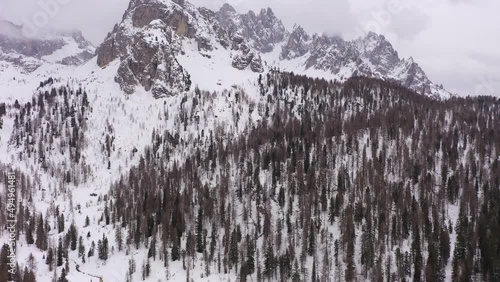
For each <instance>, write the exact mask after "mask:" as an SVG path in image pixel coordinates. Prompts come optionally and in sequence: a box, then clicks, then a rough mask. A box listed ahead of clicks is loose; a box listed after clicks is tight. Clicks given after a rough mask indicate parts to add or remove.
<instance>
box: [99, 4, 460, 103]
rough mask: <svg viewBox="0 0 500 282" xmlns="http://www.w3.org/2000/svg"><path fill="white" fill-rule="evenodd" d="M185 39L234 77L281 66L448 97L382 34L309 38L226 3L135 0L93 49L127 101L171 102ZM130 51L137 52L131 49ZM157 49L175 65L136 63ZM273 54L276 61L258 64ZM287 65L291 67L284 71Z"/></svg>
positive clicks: (183, 85)
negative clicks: (222, 61)
mask: <svg viewBox="0 0 500 282" xmlns="http://www.w3.org/2000/svg"><path fill="white" fill-rule="evenodd" d="M151 23H154V24H153V25H151ZM148 30H149V31H152V33H155V36H154V38H160V39H162V38H163V40H159V42H163V43H161V44H158V46H156V47H153V46H152V45H154V44H155V43H154V42H153V43H152V42H151V37H150V35H148V34H147V33H146V31H148ZM186 40H194V41H195V42H196V44H197V45H198V51H199V52H200V53H202V55H203V56H205V57H211V56H212V55H211V54H212V53H213V52H214V50H217V49H223V50H225V52H226V53H227V54H226V56H228V57H230V58H231V60H232V63H231V64H232V66H233V67H234V68H235V69H238V70H245V69H250V70H251V71H253V72H255V73H262V72H264V71H265V70H270V69H272V68H273V67H278V66H277V65H276V64H274V63H273V62H278V65H287V67H285V69H284V70H286V71H294V72H296V73H302V72H303V73H307V71H308V70H315V71H319V72H322V76H323V78H327V79H332V80H340V81H345V80H346V79H347V78H348V77H351V76H368V77H374V78H381V79H386V80H390V81H395V82H399V83H401V84H402V85H403V86H405V87H407V88H409V89H411V90H413V91H416V92H417V93H420V94H423V95H427V96H430V97H434V98H439V99H441V98H447V97H450V96H451V94H450V93H449V92H447V91H446V90H444V89H443V88H442V87H441V86H438V85H436V84H434V83H433V82H432V81H431V80H430V79H429V78H428V77H427V75H426V74H425V72H424V71H423V70H422V68H421V67H420V66H419V65H418V64H417V63H416V62H414V61H413V59H411V58H410V59H408V60H405V59H400V57H399V54H398V52H397V51H396V50H395V49H394V48H393V46H392V44H391V43H390V42H389V41H387V39H386V38H385V37H384V36H383V35H377V34H375V33H373V32H369V33H368V34H366V36H364V37H360V38H358V39H355V40H353V41H345V40H344V39H342V38H340V37H338V36H327V35H319V34H313V35H309V34H308V33H307V32H306V31H305V30H304V29H303V28H301V27H300V26H295V27H294V29H293V30H292V31H291V32H290V31H288V30H287V29H286V28H285V26H284V25H283V23H282V22H281V20H279V19H278V18H277V17H276V16H275V14H274V12H273V11H272V9H270V8H267V9H262V10H261V11H260V12H259V13H255V12H253V11H249V12H248V13H246V14H239V13H238V12H236V9H234V7H232V6H231V5H229V4H227V3H226V4H224V5H223V6H222V7H221V8H220V9H219V10H218V11H212V10H209V9H207V8H203V7H196V6H194V5H192V4H191V3H190V2H188V1H180V0H176V1H170V0H133V1H131V2H130V5H129V8H128V9H127V11H126V12H125V13H124V16H123V20H122V22H121V23H120V24H118V25H116V26H115V28H114V29H113V31H112V32H111V33H109V34H108V36H107V38H106V39H105V41H104V42H103V43H102V44H101V45H100V46H99V47H98V49H97V52H96V53H97V56H98V64H99V66H101V67H103V66H105V65H106V64H107V63H109V62H110V61H111V60H114V59H117V58H120V60H121V62H122V66H121V67H120V72H119V73H118V74H117V77H116V79H115V80H116V81H117V82H118V83H119V84H120V86H121V88H122V89H123V90H124V91H125V92H126V93H128V94H131V93H133V91H134V89H135V87H136V86H137V85H142V86H143V87H145V89H146V90H151V89H152V91H153V95H154V96H155V97H160V96H162V95H172V93H174V92H175V91H182V90H185V89H189V87H190V86H191V83H190V82H192V81H190V79H189V72H185V68H184V67H183V66H182V65H180V64H178V61H176V60H175V57H177V56H178V54H184V53H185V46H183V44H184V43H185V41H186ZM120 46H121V47H120ZM127 46H134V48H132V49H133V50H130V48H128V49H127ZM160 47H161V48H163V49H164V50H166V51H160V53H168V54H169V56H171V57H173V58H169V56H166V55H164V56H163V57H162V58H156V59H154V61H155V63H154V64H153V65H151V64H150V59H152V57H153V56H152V55H151V56H150V55H148V56H146V59H148V60H146V61H145V60H143V58H141V54H150V53H151V52H153V53H158V50H157V48H160ZM136 49H140V50H136ZM134 52H135V53H136V54H134ZM274 53H278V55H276V56H275V57H274V58H271V59H270V60H269V59H263V56H264V57H266V58H268V57H269V56H270V55H269V54H274ZM125 58H127V59H128V60H129V61H130V59H132V62H133V63H137V64H135V65H133V66H127V63H123V62H124V60H125ZM292 63H293V64H294V67H290V66H288V65H289V64H292ZM162 66H166V68H165V67H163V68H162ZM172 66H174V69H176V70H174V73H176V74H177V76H181V77H182V79H180V80H172V78H169V79H167V80H168V81H169V83H170V86H169V87H166V86H165V85H161V84H162V83H161V82H162V81H164V80H165V76H164V75H161V74H162V73H164V72H165V71H166V70H165V69H169V68H171V67H172ZM169 72H171V71H169ZM181 74H182V75H181ZM155 76H158V77H155ZM194 84H196V81H194ZM155 85H157V86H155ZM170 88H172V89H170Z"/></svg>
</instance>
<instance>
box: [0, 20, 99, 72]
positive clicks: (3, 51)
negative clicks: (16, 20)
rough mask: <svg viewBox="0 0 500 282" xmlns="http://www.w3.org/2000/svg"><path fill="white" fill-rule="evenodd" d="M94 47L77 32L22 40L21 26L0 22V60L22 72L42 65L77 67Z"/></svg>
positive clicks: (41, 35)
mask: <svg viewBox="0 0 500 282" xmlns="http://www.w3.org/2000/svg"><path fill="white" fill-rule="evenodd" d="M94 52H95V48H94V47H93V46H92V44H91V43H90V42H89V41H87V40H86V39H85V38H84V37H83V35H82V33H81V32H80V31H76V30H75V31H68V32H55V31H52V32H51V31H45V32H44V33H41V34H38V35H37V37H26V36H25V35H24V34H23V31H22V26H18V25H15V24H13V23H11V22H8V21H0V61H2V62H7V63H12V64H13V65H14V66H16V67H19V68H21V69H22V71H23V72H27V73H30V72H33V71H35V70H36V69H37V68H38V67H40V66H41V65H42V64H45V63H49V64H61V65H73V66H77V65H81V64H83V63H85V62H87V61H88V60H90V59H91V58H92V57H94Z"/></svg>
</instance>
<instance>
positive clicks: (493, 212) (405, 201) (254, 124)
mask: <svg viewBox="0 0 500 282" xmlns="http://www.w3.org/2000/svg"><path fill="white" fill-rule="evenodd" d="M46 83H47V85H46ZM51 84H52V82H45V83H42V84H41V86H40V87H41V89H47V90H46V91H45V90H43V91H42V90H40V93H38V94H37V95H35V96H34V98H33V101H32V102H31V103H27V104H25V105H20V104H19V103H16V104H13V105H3V106H1V107H0V115H2V116H7V115H11V116H13V117H15V118H14V119H15V123H14V127H13V135H12V138H11V140H10V141H9V142H10V143H9V144H10V145H9V146H11V147H12V148H15V149H16V150H17V152H18V154H17V156H18V158H19V159H20V160H21V159H22V160H24V159H30V158H31V159H34V160H36V161H34V162H33V163H34V166H37V167H39V169H40V170H41V171H44V172H45V173H47V174H48V175H51V177H54V178H56V179H59V181H58V183H57V185H55V186H54V187H51V189H50V190H49V189H48V191H47V195H46V197H51V196H54V195H55V196H57V195H61V194H65V195H66V194H67V195H68V202H69V201H70V199H71V196H70V194H71V187H73V186H76V185H80V184H82V183H85V182H86V181H87V179H88V178H89V177H91V174H92V168H91V167H89V166H88V165H87V164H86V163H85V156H84V155H83V153H82V152H84V148H85V147H86V146H88V144H87V141H86V140H87V139H86V138H87V136H88V134H89V132H88V130H87V126H88V125H87V121H86V120H87V116H88V115H89V114H91V113H92V111H93V107H97V105H93V104H92V100H91V99H89V98H88V94H87V93H86V92H85V89H81V88H75V89H73V88H72V87H71V86H69V85H67V86H66V87H62V88H56V87H54V88H52V89H51V88H50V87H52V86H51ZM255 87H256V89H257V92H258V94H257V95H258V97H257V99H254V100H252V99H251V97H250V96H251V95H250V94H249V93H247V92H246V91H245V90H244V89H242V88H238V87H234V88H233V89H232V90H230V91H224V92H222V93H210V92H207V91H203V90H200V89H196V90H195V91H193V92H192V93H191V92H190V93H188V94H182V96H181V98H180V99H181V100H180V101H179V103H177V104H175V103H174V104H175V105H174V106H172V107H169V106H168V105H167V106H165V107H162V110H161V112H160V113H158V115H159V116H161V118H162V120H164V121H165V123H167V121H171V122H172V123H173V124H174V125H175V126H174V127H165V128H156V129H155V130H154V131H153V132H152V134H151V133H148V134H150V135H151V137H150V142H149V145H148V146H147V147H146V148H145V149H144V148H142V149H136V150H134V156H138V158H139V161H138V163H137V164H136V165H133V166H132V167H131V168H130V169H127V170H124V171H122V176H121V177H120V179H119V180H117V181H114V182H113V184H112V185H111V186H110V187H105V189H104V190H103V191H105V192H103V193H101V194H98V195H92V196H93V197H94V198H95V199H96V202H97V203H99V205H100V207H101V208H100V209H98V213H96V214H85V212H83V214H81V216H80V217H78V220H79V218H85V220H84V221H83V222H75V218H77V217H76V216H75V215H74V214H78V213H81V212H80V208H81V207H79V206H72V204H71V208H70V209H67V208H62V207H59V205H57V204H53V205H51V206H49V207H48V208H47V212H43V213H40V212H39V211H37V209H36V208H35V207H34V205H35V204H34V203H33V202H32V197H34V195H35V194H36V195H39V194H40V193H42V192H43V191H42V190H44V189H45V187H41V186H40V184H39V183H40V181H41V180H40V179H38V178H37V177H33V176H31V175H26V173H23V172H22V171H18V175H19V177H18V183H19V195H18V197H19V199H18V202H19V203H20V204H19V206H18V213H19V219H18V231H19V232H18V236H19V238H20V240H25V241H24V242H26V244H28V245H33V246H34V248H36V249H37V250H38V252H41V254H43V258H44V260H45V261H44V262H45V265H46V266H47V267H48V269H49V270H50V271H51V272H52V271H59V272H58V273H59V274H58V275H56V276H57V281H68V279H67V278H66V275H67V273H66V272H67V271H68V269H70V268H71V267H69V264H70V263H73V262H74V263H78V265H80V266H82V265H84V264H85V263H88V262H89V261H99V262H103V263H105V262H106V261H110V260H112V259H113V256H117V255H118V254H126V255H127V264H126V265H124V266H123V268H124V269H126V270H124V272H126V273H124V274H125V275H124V276H123V277H122V280H121V281H138V279H142V280H146V279H148V278H149V277H150V276H151V275H152V274H153V273H155V272H161V273H162V277H164V279H166V278H171V279H174V278H172V273H173V272H175V271H177V269H178V268H182V271H183V272H184V273H185V277H186V280H187V281H198V280H199V279H201V278H207V277H208V278H210V277H214V278H213V281H218V280H217V278H216V277H218V276H217V275H223V274H231V275H232V277H234V279H233V280H231V281H241V282H244V281H294V282H295V281H312V282H320V281H321V282H323V281H325V282H327V281H390V282H392V281H416V282H418V281H488V282H490V281H491V282H496V281H500V100H499V99H497V98H493V97H474V98H451V99H446V100H437V99H433V98H429V97H426V96H424V95H421V94H418V93H415V92H413V91H411V90H408V89H406V88H404V87H402V86H400V85H398V84H395V83H391V82H386V81H382V80H377V79H370V78H365V77H353V78H351V79H349V80H347V81H346V82H345V83H338V82H336V81H326V80H322V79H312V78H308V77H305V76H300V75H295V74H293V73H286V72H279V71H271V72H269V73H267V74H264V75H261V76H260V77H259V80H258V81H257V82H255ZM50 89H51V90H50ZM221 100H223V101H224V103H226V104H227V105H228V108H230V109H231V115H230V117H229V118H228V119H226V120H224V123H223V124H218V125H216V126H214V127H213V128H212V127H209V126H206V124H207V123H208V122H209V120H210V119H209V117H213V116H215V115H217V113H214V111H213V109H214V108H216V106H215V104H216V103H218V102H217V101H219V102H220V101H221ZM165 103H166V102H165ZM153 115H154V116H156V115H157V113H156V112H154V113H153ZM255 117H258V118H255ZM223 125H224V126H223ZM109 127H110V129H109V134H107V135H106V136H102V137H101V136H100V137H99V138H101V150H102V152H101V154H102V156H103V158H102V159H103V162H105V163H106V166H107V167H108V168H111V167H113V166H115V164H114V159H113V155H114V154H116V152H115V145H114V143H113V142H114V140H115V137H114V136H113V132H114V131H113V128H112V123H111V124H110V125H109ZM235 133H237V134H235ZM148 138H149V137H148ZM116 150H117V149H116ZM55 156H57V162H64V163H65V165H66V166H65V167H63V168H64V169H63V168H62V167H61V166H60V165H56V164H55V162H56V161H53V160H54V158H56V157H55ZM0 170H2V172H3V173H4V174H5V172H6V171H7V170H8V166H6V165H2V166H1V167H0ZM0 181H2V182H3V184H4V185H5V183H7V179H6V178H2V179H1V180H0ZM65 197H66V196H65ZM4 203H5V201H4V199H0V205H4ZM4 220H5V214H1V215H0V221H2V222H5V221H4ZM80 221H81V220H80ZM78 229H80V230H78ZM99 230H108V231H109V230H111V231H110V232H100V231H99ZM4 232H5V231H4ZM137 250H146V252H147V256H146V257H145V258H144V259H142V257H141V258H140V259H134V255H133V254H134V253H136V251H137ZM7 253H8V250H7V246H6V245H5V246H4V247H3V248H2V250H1V252H0V262H1V263H0V281H8V279H13V280H15V281H35V280H36V278H35V273H36V271H37V270H36V268H29V267H26V268H23V269H21V271H19V272H18V274H17V276H15V277H10V274H9V273H8V272H7V268H6V267H5V265H6V262H7V261H8V258H7ZM161 281H165V280H161Z"/></svg>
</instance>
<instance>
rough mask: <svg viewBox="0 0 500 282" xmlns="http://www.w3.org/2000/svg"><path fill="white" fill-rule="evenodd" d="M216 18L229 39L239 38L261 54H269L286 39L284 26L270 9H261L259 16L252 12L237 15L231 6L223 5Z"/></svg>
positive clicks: (286, 34)
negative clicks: (225, 30)
mask: <svg viewBox="0 0 500 282" xmlns="http://www.w3.org/2000/svg"><path fill="white" fill-rule="evenodd" d="M216 16H217V19H218V21H219V22H220V23H221V25H222V26H224V27H225V28H226V29H227V31H228V34H229V36H230V37H234V36H240V37H242V38H243V39H244V40H245V41H247V42H251V44H250V47H252V48H253V49H255V50H257V51H259V52H262V53H267V52H271V51H272V50H273V49H274V47H275V46H276V45H277V44H279V43H281V42H283V41H284V40H285V39H286V38H287V37H288V31H287V30H286V28H285V26H284V25H283V23H282V22H281V20H279V19H278V18H276V16H275V14H274V12H273V11H272V10H271V9H270V8H267V9H262V10H261V11H260V13H259V14H255V13H254V12H253V11H250V12H248V13H247V14H238V13H237V12H236V10H235V9H234V8H233V7H232V6H231V5H229V4H224V5H223V6H222V8H221V9H220V10H219V11H218V12H217V15H216Z"/></svg>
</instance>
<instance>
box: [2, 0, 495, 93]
mask: <svg viewBox="0 0 500 282" xmlns="http://www.w3.org/2000/svg"><path fill="white" fill-rule="evenodd" d="M51 1H57V3H61V4H58V7H57V13H55V15H54V16H50V19H49V24H50V25H52V26H55V27H58V28H61V27H63V28H78V29H80V30H82V31H83V33H84V35H85V36H86V37H87V38H88V39H89V40H91V41H92V42H93V43H94V44H95V45H99V43H100V42H101V41H102V40H103V39H104V37H105V36H106V34H107V33H108V32H109V31H110V30H111V29H112V28H113V25H114V24H115V23H117V22H119V21H120V19H121V17H122V15H123V12H124V11H125V9H126V8H127V6H128V0H0V17H2V18H6V19H9V20H12V21H14V22H16V23H19V24H22V23H23V22H26V21H33V17H34V16H35V15H37V13H38V12H40V11H42V8H41V6H42V5H41V3H46V2H51ZM191 2H192V3H193V4H195V5H198V6H206V7H208V8H212V9H218V8H220V6H222V4H223V3H225V2H228V3H230V4H231V5H233V6H234V7H235V8H236V9H237V10H238V11H239V12H247V11H248V10H250V9H251V10H256V11H258V10H260V9H261V8H264V7H271V8H272V9H273V10H274V12H275V14H276V15H277V16H278V17H279V18H280V19H282V20H283V22H284V24H285V25H286V26H287V27H289V28H291V27H293V25H294V24H295V23H297V24H300V25H302V26H303V27H304V28H305V29H306V30H307V31H308V32H309V33H313V32H317V33H328V34H332V35H333V34H336V35H340V36H342V37H344V38H346V39H352V38H355V37H359V36H361V35H363V34H364V33H365V32H366V31H367V30H372V31H375V32H377V33H382V34H384V35H385V36H386V37H387V38H388V39H389V40H390V41H391V43H392V44H393V45H394V47H395V49H396V50H397V51H398V52H399V54H400V56H402V57H405V58H407V57H410V56H412V57H413V58H414V59H415V61H416V62H417V63H419V65H420V66H421V67H422V68H423V69H424V71H425V72H426V73H427V75H428V76H429V77H430V78H431V80H433V81H434V82H435V83H438V84H443V85H444V86H445V88H446V89H448V90H449V91H451V92H453V93H458V94H461V95H468V94H474V93H476V94H477V93H479V94H491V95H496V96H500V17H499V16H498V13H499V11H500V1H498V0H370V1H366V0H227V1H224V0H191ZM53 3H56V2H53Z"/></svg>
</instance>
